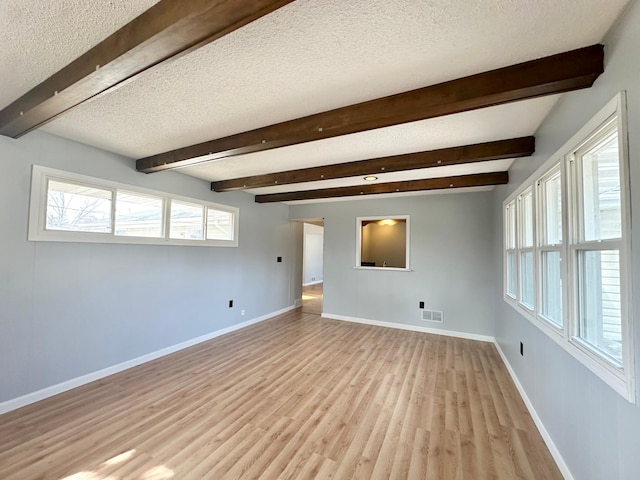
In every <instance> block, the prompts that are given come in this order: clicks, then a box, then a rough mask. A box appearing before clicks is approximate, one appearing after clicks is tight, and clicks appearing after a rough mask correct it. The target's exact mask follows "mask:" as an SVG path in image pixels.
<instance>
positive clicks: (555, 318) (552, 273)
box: [540, 252, 562, 327]
mask: <svg viewBox="0 0 640 480" xmlns="http://www.w3.org/2000/svg"><path fill="white" fill-rule="evenodd" d="M541 259H542V270H541V272H540V273H541V283H542V292H541V297H542V298H541V300H542V305H541V306H540V313H541V314H542V315H543V316H544V317H545V318H546V319H547V320H549V321H550V322H552V323H555V324H556V325H558V326H559V327H561V326H562V279H561V276H560V268H561V263H560V252H542V254H541Z"/></svg>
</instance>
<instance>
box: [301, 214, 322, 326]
mask: <svg viewBox="0 0 640 480" xmlns="http://www.w3.org/2000/svg"><path fill="white" fill-rule="evenodd" d="M303 232H304V233H303V236H302V238H303V243H302V311H303V312H307V313H316V314H318V315H320V314H322V304H323V294H324V289H323V287H324V271H323V264H324V221H323V220H314V221H311V220H309V221H305V222H304V225H303Z"/></svg>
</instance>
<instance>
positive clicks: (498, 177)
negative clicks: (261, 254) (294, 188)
mask: <svg viewBox="0 0 640 480" xmlns="http://www.w3.org/2000/svg"><path fill="white" fill-rule="evenodd" d="M508 182H509V173H508V172H495V173H477V174H474V175H461V176H457V177H440V178H427V179H424V180H408V181H404V182H390V183H377V184H368V185H355V186H353V187H338V188H325V189H322V190H303V191H300V192H286V193H271V194H268V195H256V197H255V201H256V202H257V203H271V202H294V201H296V200H318V199H321V198H338V197H356V196H359V195H378V194H381V193H398V192H418V191H421V190H441V189H446V188H464V187H486V186H490V185H502V184H505V183H508Z"/></svg>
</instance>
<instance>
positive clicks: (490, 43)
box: [0, 0, 627, 193]
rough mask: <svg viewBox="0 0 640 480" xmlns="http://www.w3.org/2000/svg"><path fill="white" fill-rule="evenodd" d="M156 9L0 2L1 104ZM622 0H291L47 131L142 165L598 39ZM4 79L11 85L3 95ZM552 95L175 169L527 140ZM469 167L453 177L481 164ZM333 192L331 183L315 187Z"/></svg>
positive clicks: (219, 169)
mask: <svg viewBox="0 0 640 480" xmlns="http://www.w3.org/2000/svg"><path fill="white" fill-rule="evenodd" d="M154 3H155V1H153V0H134V1H132V0H122V1H115V0H113V1H105V0H47V1H40V0H0V42H1V44H2V45H3V46H5V45H9V46H10V47H9V48H4V47H3V48H2V49H0V78H2V79H3V89H2V90H0V107H3V106H5V105H6V104H8V103H9V102H10V101H11V100H13V99H15V98H16V97H18V96H19V95H21V94H23V93H25V92H26V91H27V90H28V89H29V88H30V87H32V86H33V85H35V84H37V83H38V82H39V81H41V80H43V79H44V78H46V77H47V76H48V75H50V74H52V73H54V72H55V71H56V70H57V69H58V68H60V67H61V66H63V65H64V64H66V63H68V62H69V61H70V60H72V59H73V58H75V57H76V56H78V55H79V54H80V53H82V52H83V51H86V50H87V49H88V48H90V47H91V46H92V45H94V44H95V43H96V42H98V41H99V40H101V39H102V38H104V37H106V36H107V35H108V34H110V33H112V32H113V31H115V30H116V29H117V28H118V27H119V26H121V25H123V24H124V23H126V22H128V21H129V20H131V19H132V18H133V17H135V16H137V15H139V14H140V13H141V12H142V11H143V10H145V9H146V8H148V7H149V6H151V5H152V4H154ZM626 3H627V0H479V1H473V2H471V1H468V0H366V1H365V0H349V1H344V0H296V1H295V2H293V3H291V4H289V5H287V6H285V7H283V8H281V9H279V10H277V11H276V12H274V13H272V14H270V15H267V16H266V17H263V18H261V19H259V20H257V21H255V22H253V23H251V24H249V25H247V26H245V27H243V28H241V29H239V30H237V31H235V32H232V33H231V34H229V35H227V36H225V37H223V38H221V39H219V40H218V41H216V42H214V43H211V44H209V45H207V46H205V47H203V48H201V49H199V50H196V51H195V52H192V53H190V54H188V55H185V56H183V57H181V58H179V59H177V60H174V61H171V62H168V63H166V64H165V65H163V66H161V67H159V68H155V69H152V70H151V71H149V72H146V73H143V74H142V75H140V76H139V77H138V78H136V79H135V81H133V82H129V83H127V84H126V85H124V86H122V87H121V88H119V89H117V90H116V91H114V92H112V93H110V94H108V95H104V96H102V97H99V98H97V99H94V100H93V101H91V102H88V103H86V104H84V105H81V106H80V107H78V108H76V109H74V110H72V111H70V112H68V113H66V114H64V115H62V116H61V117H59V118H58V119H56V120H54V121H52V122H51V123H49V124H48V125H47V126H45V127H44V129H45V130H47V131H49V132H51V133H54V134H57V135H60V136H64V137H68V138H71V139H74V140H77V141H80V142H84V143H88V144H90V145H95V146H97V147H100V148H104V149H106V150H110V151H114V152H117V153H121V154H124V155H127V156H130V157H132V158H139V157H144V156H148V155H152V154H156V153H160V152H163V151H167V150H171V149H175V148H179V147H183V146H186V145H190V144H194V143H198V142H202V141H206V140H211V139H214V138H219V137H223V136H227V135H230V134H234V133H238V132H243V131H246V130H250V129H253V128H257V127H261V126H265V125H269V124H273V123H277V122H281V121H284V120H289V119H293V118H298V117H301V116H305V115H309V114H313V113H317V112H322V111H326V110H329V109H333V108H337V107H341V106H345V105H350V104H354V103H358V102H361V101H366V100H370V99H373V98H378V97H381V96H386V95H390V94H394V93H398V92H404V91H407V90H411V89H415V88H419V87H423V86H427V85H431V84H434V83H438V82H442V81H446V80H450V79H454V78H459V77H462V76H466V75H470V74H474V73H478V72H482V71H486V70H490V69H494V68H499V67H503V66H507V65H511V64H514V63H518V62H522V61H526V60H531V59H535V58H540V57H543V56H547V55H550V54H554V53H559V52H563V51H567V50H571V49H575V48H579V47H583V46H587V45H591V44H594V43H597V42H600V41H601V40H602V38H603V36H604V35H605V33H606V32H607V30H608V29H609V28H610V26H611V25H612V24H613V22H614V21H615V19H616V18H617V16H618V15H619V14H620V13H621V11H622V9H623V8H624V6H625V4H626ZM25 52H28V54H25ZM7 78H10V79H11V81H10V82H9V84H8V87H7V88H4V86H5V84H6V83H7V82H6V81H4V79H7ZM556 99H557V97H548V98H542V99H536V100H529V101H526V102H520V103H517V104H511V105H505V106H501V107H493V108H490V109H484V110H479V111H475V112H469V113H464V114H459V115H454V116H450V117H443V118H440V119H433V120H427V121H423V122H415V123H412V124H407V125H402V126H396V127H390V128H386V129H380V130H376V131H371V132H366V133H360V134H354V135H349V136H345V137H340V138H336V139H330V140H322V141H319V142H314V143H311V144H307V145H298V146H293V147H287V148H282V149H277V150H274V151H269V152H263V153H258V154H251V155H245V156H242V157H236V158H235V159H227V160H221V161H216V162H211V163H209V164H206V165H200V166H196V167H189V168H184V169H181V170H180V171H181V172H182V173H185V174H189V175H194V176H198V177H201V178H205V179H209V180H220V179H227V178H233V177H239V176H246V175H252V174H258V173H268V172H274V171H280V170H289V169H296V168H302V167H307V166H317V165H323V164H333V163H340V162H346V161H354V160H361V159H365V158H372V157H381V156H388V155H393V154H398V153H407V152H413V151H419V150H430V149H434V148H442V147H446V146H454V145H463V144H466V143H475V142H484V141H490V140H496V139H503V138H509V137H511V136H522V135H530V134H533V133H534V132H535V130H536V129H537V127H538V125H539V124H540V122H541V121H542V120H543V119H544V117H545V116H546V115H547V113H548V112H549V110H550V109H551V108H552V106H553V104H554V102H555V101H556ZM518 161H526V159H523V160H518ZM484 167H485V169H486V168H489V167H491V168H495V167H496V165H489V164H486V165H485V166H484ZM467 168H468V169H469V170H468V171H464V172H461V173H471V172H472V171H473V169H476V170H477V169H478V168H482V167H479V166H470V167H467ZM456 169H457V170H461V169H462V170H464V168H458V167H456ZM430 170H431V171H432V172H431V173H429V175H433V174H434V173H433V172H434V171H439V173H437V175H438V176H442V175H445V172H444V170H440V169H430ZM407 178H413V177H411V176H409V177H407ZM342 182H344V181H342ZM338 184H339V182H338V181H336V182H333V181H327V182H322V187H330V186H336V185H338ZM297 187H298V186H296V188H294V189H295V190H299V189H302V188H303V187H300V188H297ZM304 188H306V187H304ZM280 189H281V188H280ZM270 190H271V189H268V190H267V189H260V193H264V192H266V191H270Z"/></svg>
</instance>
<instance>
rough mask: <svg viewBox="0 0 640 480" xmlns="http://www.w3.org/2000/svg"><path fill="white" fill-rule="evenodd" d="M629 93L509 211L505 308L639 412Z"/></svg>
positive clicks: (521, 191) (512, 201) (525, 187)
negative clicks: (631, 309) (631, 268)
mask: <svg viewBox="0 0 640 480" xmlns="http://www.w3.org/2000/svg"><path fill="white" fill-rule="evenodd" d="M624 105H625V96H624V93H621V94H620V95H618V96H617V97H616V98H615V99H614V100H613V101H612V102H610V103H609V104H608V105H607V106H606V107H605V108H604V109H603V110H602V111H601V112H599V113H598V115H596V117H594V119H592V120H591V121H590V122H589V123H588V124H587V125H585V127H584V128H583V129H581V130H580V131H579V132H578V133H577V134H576V135H575V136H574V137H573V138H572V139H571V140H570V141H569V142H567V144H566V145H565V146H564V147H563V148H562V149H561V150H560V151H559V152H557V154H556V155H554V156H553V157H552V158H550V159H549V161H547V162H546V163H545V164H544V165H543V166H542V167H541V168H540V169H539V170H538V171H537V172H535V173H534V174H533V175H532V176H531V177H530V178H529V180H527V181H525V182H524V183H523V184H522V185H521V186H520V187H519V188H518V189H517V190H516V191H515V192H514V193H513V194H512V195H511V196H510V197H509V198H507V199H506V201H505V203H504V228H505V255H504V259H505V260H504V261H505V268H504V270H505V275H504V298H505V301H507V303H509V304H510V305H512V306H513V307H514V308H516V309H517V310H518V311H519V312H520V313H521V314H522V315H524V316H525V317H527V318H528V319H530V320H531V321H532V322H533V323H534V324H535V325H537V326H538V327H539V328H540V329H541V330H542V331H544V332H545V333H547V334H548V335H549V336H550V337H551V338H552V339H553V340H554V341H556V342H557V343H558V344H559V345H561V346H562V347H563V348H564V349H565V350H567V351H568V352H569V353H571V354H572V355H573V356H574V357H575V358H577V359H578V360H580V361H581V362H582V363H583V364H585V365H586V366H587V367H588V368H590V369H591V370H592V371H593V372H594V373H595V374H596V375H598V376H599V377H600V378H602V379H603V380H604V381H605V382H606V383H607V384H609V385H610V386H611V387H612V388H614V389H615V390H616V391H617V392H618V393H620V394H621V395H623V396H624V397H625V398H627V399H628V400H629V401H631V402H635V376H634V363H633V355H632V352H633V332H632V323H631V319H630V314H629V312H628V309H627V304H628V299H629V293H628V292H629V291H630V283H631V280H630V272H629V268H628V266H627V265H628V258H629V254H628V252H629V251H630V247H629V246H630V234H629V229H628V224H629V220H628V218H629V183H628V173H627V172H628V158H627V145H626V111H625V108H624Z"/></svg>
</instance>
